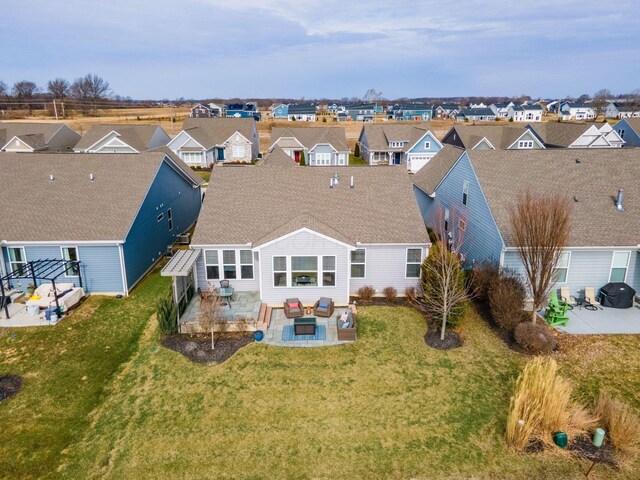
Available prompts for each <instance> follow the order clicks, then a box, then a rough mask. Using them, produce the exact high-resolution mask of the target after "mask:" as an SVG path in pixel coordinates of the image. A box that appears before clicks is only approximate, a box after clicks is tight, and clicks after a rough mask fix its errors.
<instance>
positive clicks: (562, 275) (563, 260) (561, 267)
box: [553, 252, 571, 283]
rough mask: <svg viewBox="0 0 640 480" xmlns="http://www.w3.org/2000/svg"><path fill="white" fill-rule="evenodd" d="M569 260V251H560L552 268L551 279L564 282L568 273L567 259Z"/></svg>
mask: <svg viewBox="0 0 640 480" xmlns="http://www.w3.org/2000/svg"><path fill="white" fill-rule="evenodd" d="M570 260H571V252H562V253H561V254H560V257H559V258H558V263H556V266H555V268H554V269H553V281H554V282H555V283H566V282H567V276H568V275H569V261H570Z"/></svg>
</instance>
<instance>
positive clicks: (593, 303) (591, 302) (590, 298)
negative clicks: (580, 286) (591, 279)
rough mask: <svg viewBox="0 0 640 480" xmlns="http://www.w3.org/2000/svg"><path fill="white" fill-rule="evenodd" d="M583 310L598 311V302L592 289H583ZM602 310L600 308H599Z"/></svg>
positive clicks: (594, 290)
mask: <svg viewBox="0 0 640 480" xmlns="http://www.w3.org/2000/svg"><path fill="white" fill-rule="evenodd" d="M582 304H583V305H584V308H585V309H587V310H592V311H593V310H598V307H599V306H600V305H599V302H598V299H597V297H596V289H595V288H593V287H585V289H584V301H583V302H582ZM601 308H602V307H601Z"/></svg>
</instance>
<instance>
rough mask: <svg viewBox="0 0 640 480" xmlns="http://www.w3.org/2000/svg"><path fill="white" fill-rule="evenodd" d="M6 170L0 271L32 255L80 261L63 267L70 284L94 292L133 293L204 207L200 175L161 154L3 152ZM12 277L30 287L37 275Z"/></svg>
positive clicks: (1, 191) (0, 199) (1, 165)
mask: <svg viewBox="0 0 640 480" xmlns="http://www.w3.org/2000/svg"><path fill="white" fill-rule="evenodd" d="M0 170H1V171H2V180H3V182H2V183H3V185H2V188H0V204H2V209H3V214H2V215H1V216H0V277H2V276H4V275H7V274H10V273H16V272H20V271H21V270H22V269H24V268H25V267H26V265H27V262H32V261H37V260H56V259H57V260H70V261H78V262H80V263H79V265H78V266H77V267H67V269H66V270H65V271H64V282H67V283H73V284H75V285H76V286H79V282H80V281H82V287H83V288H84V290H85V291H86V292H89V293H101V294H114V295H115V294H123V295H128V294H129V292H130V291H131V289H132V288H133V287H134V286H135V285H136V284H137V283H138V282H139V281H140V280H141V279H142V278H143V277H144V275H145V274H146V273H147V272H148V271H149V270H150V269H151V268H152V267H153V265H155V264H156V262H158V260H160V259H162V258H163V257H164V255H165V253H166V251H167V247H168V246H170V245H172V244H173V243H175V241H176V237H177V236H178V235H180V234H182V233H184V232H187V231H188V230H189V229H190V228H191V227H192V226H193V224H194V223H195V221H196V219H197V217H198V213H199V212H200V206H201V198H202V195H201V191H200V186H201V184H202V180H201V179H200V178H199V176H198V175H196V174H195V173H194V172H192V171H191V169H190V168H189V167H187V166H186V165H185V164H184V162H182V161H180V160H179V159H173V158H172V157H171V156H169V155H166V154H164V153H162V152H154V153H148V152H147V153H141V154H134V155H125V154H123V155H119V154H114V155H111V156H110V158H109V161H105V158H104V156H100V155H88V154H71V153H69V154H37V155H36V154H3V155H2V156H0ZM25 205H28V218H29V221H24V218H25ZM59 273H60V272H59ZM62 278H63V277H61V279H62ZM39 280H40V279H36V281H37V282H38V283H39ZM11 283H12V284H11V286H10V288H13V289H17V290H22V291H26V290H27V288H28V286H29V284H30V283H33V279H31V278H27V279H15V280H11ZM61 283H62V282H61ZM5 287H6V285H5ZM113 320H114V321H117V320H118V319H117V318H115V317H114V319H113Z"/></svg>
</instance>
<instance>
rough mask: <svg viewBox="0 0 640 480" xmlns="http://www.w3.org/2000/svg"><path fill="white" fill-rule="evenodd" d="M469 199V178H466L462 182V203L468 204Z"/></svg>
mask: <svg viewBox="0 0 640 480" xmlns="http://www.w3.org/2000/svg"><path fill="white" fill-rule="evenodd" d="M468 200H469V180H465V181H464V183H463V184H462V204H463V205H466V204H467V201H468Z"/></svg>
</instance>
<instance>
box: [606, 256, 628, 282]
mask: <svg viewBox="0 0 640 480" xmlns="http://www.w3.org/2000/svg"><path fill="white" fill-rule="evenodd" d="M630 258H631V252H613V260H612V261H611V274H610V275H609V281H610V282H624V281H625V280H626V278H627V268H628V267H629V259H630Z"/></svg>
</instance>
